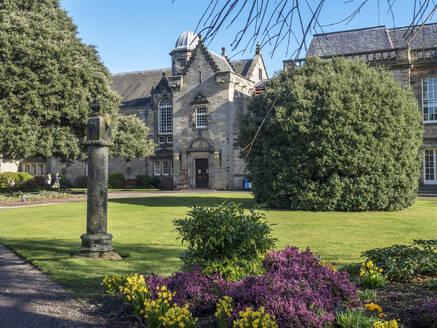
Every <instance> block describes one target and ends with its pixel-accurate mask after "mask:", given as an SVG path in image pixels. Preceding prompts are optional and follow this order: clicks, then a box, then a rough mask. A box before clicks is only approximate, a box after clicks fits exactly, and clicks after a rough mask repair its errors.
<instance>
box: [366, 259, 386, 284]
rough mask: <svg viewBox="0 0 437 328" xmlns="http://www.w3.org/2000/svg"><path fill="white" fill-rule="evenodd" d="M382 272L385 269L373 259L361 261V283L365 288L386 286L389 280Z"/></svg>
mask: <svg viewBox="0 0 437 328" xmlns="http://www.w3.org/2000/svg"><path fill="white" fill-rule="evenodd" d="M382 272H383V270H382V269H381V268H378V267H377V266H376V265H374V264H373V262H372V261H371V260H368V261H366V262H363V263H361V268H360V281H361V285H362V286H363V287H365V288H378V287H382V286H384V285H385V283H386V282H387V280H386V279H385V277H384V275H383V274H382Z"/></svg>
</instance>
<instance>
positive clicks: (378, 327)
mask: <svg viewBox="0 0 437 328" xmlns="http://www.w3.org/2000/svg"><path fill="white" fill-rule="evenodd" d="M398 327H399V325H398V322H397V321H396V320H395V319H393V320H390V321H385V320H378V321H377V322H375V323H374V324H373V328H398Z"/></svg>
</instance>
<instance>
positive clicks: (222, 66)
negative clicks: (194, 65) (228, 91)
mask: <svg viewBox="0 0 437 328" xmlns="http://www.w3.org/2000/svg"><path fill="white" fill-rule="evenodd" d="M208 52H209V54H210V56H211V57H212V59H213V60H214V62H215V64H216V65H217V68H218V70H219V71H222V72H227V71H231V72H233V71H234V69H233V68H232V66H231V65H230V64H229V63H228V61H227V60H226V58H225V57H222V56H219V55H217V54H216V53H214V52H212V51H210V50H208Z"/></svg>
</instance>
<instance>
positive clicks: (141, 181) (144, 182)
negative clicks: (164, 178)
mask: <svg viewBox="0 0 437 328" xmlns="http://www.w3.org/2000/svg"><path fill="white" fill-rule="evenodd" d="M135 180H136V185H137V187H140V188H159V187H160V185H161V180H160V179H159V178H158V177H151V176H150V175H148V174H141V175H137V177H136V179H135Z"/></svg>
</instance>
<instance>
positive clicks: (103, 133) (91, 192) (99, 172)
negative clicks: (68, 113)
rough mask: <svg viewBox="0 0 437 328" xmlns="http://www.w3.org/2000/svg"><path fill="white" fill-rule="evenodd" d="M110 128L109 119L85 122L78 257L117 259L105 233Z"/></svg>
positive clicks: (99, 118)
mask: <svg viewBox="0 0 437 328" xmlns="http://www.w3.org/2000/svg"><path fill="white" fill-rule="evenodd" d="M111 134H112V124H111V118H110V116H103V115H102V114H94V116H93V117H90V118H89V119H88V123H87V141H86V143H85V145H86V146H87V147H88V194H87V227H86V232H87V233H86V234H83V235H82V236H81V237H80V238H81V239H82V246H81V248H80V254H81V255H82V256H86V257H96V258H97V257H98V258H111V259H120V256H119V255H117V254H115V253H113V248H112V235H110V234H108V233H107V209H108V157H109V147H111V146H113V144H112V141H111Z"/></svg>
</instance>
